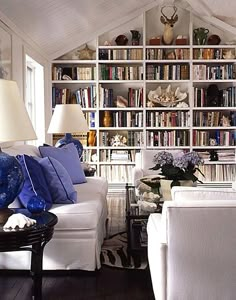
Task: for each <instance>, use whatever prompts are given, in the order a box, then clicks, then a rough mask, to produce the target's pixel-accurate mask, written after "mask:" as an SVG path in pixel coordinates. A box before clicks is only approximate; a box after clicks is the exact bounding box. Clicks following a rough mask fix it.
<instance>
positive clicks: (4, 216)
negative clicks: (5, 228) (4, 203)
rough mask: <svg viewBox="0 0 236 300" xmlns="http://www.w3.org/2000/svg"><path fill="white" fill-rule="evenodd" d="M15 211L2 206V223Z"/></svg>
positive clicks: (0, 215) (0, 209)
mask: <svg viewBox="0 0 236 300" xmlns="http://www.w3.org/2000/svg"><path fill="white" fill-rule="evenodd" d="M13 213H14V212H13V210H11V209H10V208H0V224H5V223H6V222H7V220H8V218H9V217H10V216H11V215H13Z"/></svg>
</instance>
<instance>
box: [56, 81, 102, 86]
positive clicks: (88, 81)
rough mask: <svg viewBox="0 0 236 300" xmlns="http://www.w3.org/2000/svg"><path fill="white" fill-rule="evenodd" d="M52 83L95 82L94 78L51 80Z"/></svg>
mask: <svg viewBox="0 0 236 300" xmlns="http://www.w3.org/2000/svg"><path fill="white" fill-rule="evenodd" d="M52 83H62V84H71V83H72V84H78V83H87V84H90V85H92V84H96V83H97V81H96V80H52Z"/></svg>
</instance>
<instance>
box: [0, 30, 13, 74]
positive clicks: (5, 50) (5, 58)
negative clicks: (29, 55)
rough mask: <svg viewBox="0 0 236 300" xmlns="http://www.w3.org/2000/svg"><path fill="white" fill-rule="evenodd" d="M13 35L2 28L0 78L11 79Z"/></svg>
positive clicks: (0, 35)
mask: <svg viewBox="0 0 236 300" xmlns="http://www.w3.org/2000/svg"><path fill="white" fill-rule="evenodd" d="M11 44H12V41H11V34H10V33H9V32H7V31H6V30H4V29H3V28H2V27H0V78H1V79H11V53H12V45H11Z"/></svg>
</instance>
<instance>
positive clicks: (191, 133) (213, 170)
mask: <svg viewBox="0 0 236 300" xmlns="http://www.w3.org/2000/svg"><path fill="white" fill-rule="evenodd" d="M177 14H178V16H179V20H178V22H177V23H176V24H175V25H174V33H175V37H176V36H177V35H183V36H186V37H187V41H188V43H187V44H186V45H150V44H149V40H150V39H151V38H153V37H157V36H161V35H162V33H163V29H164V27H163V24H161V22H160V21H159V20H160V15H161V13H160V7H156V8H152V9H151V10H149V11H147V12H145V13H144V14H142V15H140V16H139V17H137V18H135V19H133V20H130V21H129V22H128V23H125V24H123V25H121V26H119V27H117V28H115V29H112V30H111V31H109V32H107V33H104V34H102V35H101V36H98V38H97V40H96V41H90V42H88V46H89V48H91V49H94V50H96V52H95V53H94V57H93V59H92V60H79V59H71V57H70V56H71V55H72V54H71V53H72V52H71V53H69V54H66V55H65V56H64V57H63V58H59V59H58V60H55V61H53V62H52V73H53V74H54V75H53V78H52V86H53V89H55V88H57V89H61V90H63V89H68V90H70V92H71V94H74V93H75V92H76V91H77V90H79V89H80V90H83V89H84V90H85V91H86V93H85V97H87V99H86V100H85V104H83V105H82V106H83V110H84V112H85V113H86V115H87V116H88V114H90V113H94V115H95V122H93V126H94V127H91V126H90V130H93V131H95V132H96V143H95V145H94V146H91V145H90V146H89V145H88V144H87V139H86V138H84V139H82V140H81V138H80V140H81V141H82V142H83V143H84V149H85V153H86V155H85V157H86V160H88V162H89V163H90V164H92V165H94V166H96V168H97V174H98V175H102V176H106V177H107V178H108V179H109V181H110V182H112V183H120V182H130V181H131V169H132V167H133V166H134V164H135V161H134V157H135V152H137V151H140V149H157V150H160V149H161V150H163V149H173V148H180V149H184V150H186V151H191V150H194V151H199V152H202V153H203V152H209V151H216V152H223V153H225V154H227V151H229V152H230V151H232V153H233V155H232V156H229V157H230V158H229V160H228V161H225V160H223V159H219V160H218V161H209V160H207V161H206V162H205V165H204V166H203V171H204V173H205V175H206V178H205V179H204V178H203V180H206V181H209V180H215V181H222V180H225V181H232V180H235V179H236V159H235V152H236V151H235V150H236V87H235V86H236V84H235V83H236V68H235V64H236V60H235V59H229V58H228V57H225V59H224V55H225V54H224V53H226V52H227V51H232V53H233V54H234V55H235V54H236V52H235V51H236V45H229V44H226V42H227V41H229V40H232V39H233V38H234V37H233V36H232V35H230V34H229V33H228V32H225V31H224V30H223V29H219V28H217V27H214V25H212V24H207V23H206V22H204V21H203V20H201V19H199V18H197V17H196V16H194V15H192V13H191V12H189V11H187V10H183V9H181V8H178V11H177ZM198 27H205V28H208V29H209V34H208V36H210V35H211V34H217V35H219V36H220V37H221V44H220V45H195V44H194V41H193V29H194V28H198ZM132 29H135V30H138V31H139V32H140V33H141V39H140V43H139V45H131V33H130V30H132ZM121 34H124V35H126V36H127V37H128V39H129V42H128V44H127V45H124V46H116V44H115V38H116V37H117V36H118V35H121ZM104 43H105V44H106V45H104ZM108 43H109V45H107V44H108ZM83 47H84V45H83ZM83 47H80V49H82V48H83ZM220 54H221V55H220ZM216 55H218V56H216ZM219 55H220V56H219ZM68 58H69V59H68ZM113 58H114V59H113ZM131 58H132V59H131ZM168 58H169V59H168ZM198 65H199V66H200V67H199V68H200V69H204V68H205V70H210V69H211V68H212V70H213V67H215V70H218V72H219V76H222V72H223V73H224V77H223V78H222V79H218V77H217V76H218V75H214V74H213V75H214V76H216V78H212V79H210V77H209V76H208V75H207V74H204V75H206V76H205V78H204V79H202V78H201V77H199V78H198V79H196V74H194V71H195V70H196V69H197V68H198V67H196V66H198ZM173 66H174V67H173ZM203 66H205V67H203ZM217 66H218V69H217ZM226 66H227V67H226ZM58 68H62V72H63V69H65V71H66V70H68V68H69V69H70V68H71V69H72V80H63V77H62V78H56V75H55V74H57V71H58ZM78 68H84V70H89V69H90V71H87V72H88V74H90V75H88V76H90V77H88V78H86V79H85V78H84V77H83V78H82V79H81V80H79V78H78V76H77V75H78V74H76V72H75V71H76V70H77V69H78ZM158 68H159V69H161V73H160V74H156V73H155V74H152V73H149V72H150V69H155V70H157V71H158ZM177 69H178V70H179V71H177ZM170 70H174V72H173V74H171V72H170ZM222 70H223V71H222ZM73 71H74V73H73ZM212 72H213V71H212ZM216 72H217V71H216ZM230 72H231V73H230ZM85 73H86V71H85ZM226 73H227V76H228V77H227V78H225V76H226V75H225V74H226ZM91 74H92V75H91ZM67 75H68V74H67ZM155 76H157V78H158V79H156V78H155ZM210 84H216V85H217V86H218V88H219V90H223V89H225V90H227V89H228V91H230V92H229V93H230V95H229V97H231V98H233V99H234V100H231V101H232V102H231V104H230V105H227V106H226V105H225V103H220V105H221V106H220V107H212V106H207V105H206V104H204V105H199V103H198V102H197V101H198V100H197V99H196V89H199V90H201V89H202V92H203V93H204V95H205V98H206V90H207V88H208V87H209V85H210ZM168 85H171V87H172V89H173V90H175V89H176V88H178V87H179V88H180V90H181V92H186V93H187V94H188V96H187V99H185V100H184V102H186V103H187V104H188V107H176V106H175V107H164V106H155V107H149V106H148V93H149V92H150V91H151V90H155V89H156V88H157V87H158V86H161V88H162V89H166V88H167V86H168ZM131 89H132V91H131ZM91 90H92V95H91V97H92V98H93V100H92V99H91V97H89V96H88V92H91ZM104 93H110V94H109V95H110V98H108V101H107V102H106V101H105V100H103V99H102V95H104ZM132 93H133V94H134V98H135V100H131V99H132V97H131V96H130V95H131V94H132ZM95 94H96V95H95ZM117 96H119V97H121V98H122V99H128V100H129V105H128V106H127V107H117V106H116V99H117ZM88 97H89V99H90V100H88ZM224 97H225V96H224ZM66 101H70V102H72V103H73V101H74V102H78V101H81V100H80V99H78V98H76V97H71V96H70V97H68V100H66ZM132 101H133V102H134V103H135V104H134V103H133V102H132ZM54 102H55V100H54ZM104 112H108V114H109V115H111V116H112V117H113V121H112V122H113V123H112V124H109V126H108V127H106V126H104V124H103V115H104ZM175 114H176V115H175ZM161 116H162V118H163V119H161ZM181 116H182V117H181ZM222 116H226V117H228V118H229V119H230V124H229V126H224V127H223V126H222V122H221V118H222ZM180 117H181V118H184V120H182V121H181V122H177V123H178V124H176V121H179V118H180ZM211 117H212V118H213V117H214V118H215V119H214V120H213V121H210V120H209V124H205V123H207V121H208V120H207V119H208V118H209V119H210V118H211ZM150 118H152V120H150ZM165 118H168V121H166V120H165ZM176 118H178V119H176ZM203 119H204V121H203ZM200 120H201V121H200ZM88 122H89V120H88ZM89 124H90V122H89ZM201 132H203V133H201ZM218 132H219V135H220V138H222V141H221V140H219V141H217V138H218V136H216V133H217V134H218ZM222 132H223V134H222ZM115 135H120V136H122V137H125V141H124V144H122V145H120V146H116V147H114V146H112V145H111V140H113V141H114V137H115ZM198 135H199V136H200V138H199V140H196V136H198ZM202 136H204V138H205V140H204V142H203V137H202ZM213 139H215V140H216V145H212V144H210V140H211V143H213V141H212V140H213ZM227 139H228V140H227ZM112 153H116V156H115V155H114V157H116V159H112V156H111V154H112ZM119 156H120V158H119ZM222 176H223V178H222Z"/></svg>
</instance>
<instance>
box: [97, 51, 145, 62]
mask: <svg viewBox="0 0 236 300" xmlns="http://www.w3.org/2000/svg"><path fill="white" fill-rule="evenodd" d="M99 59H101V60H142V59H143V49H99Z"/></svg>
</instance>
